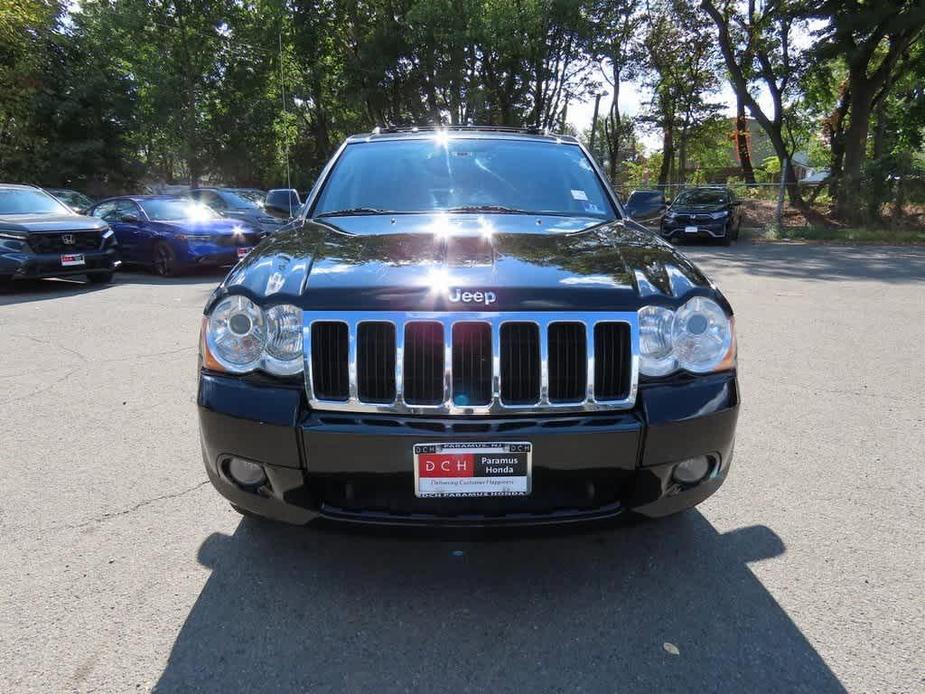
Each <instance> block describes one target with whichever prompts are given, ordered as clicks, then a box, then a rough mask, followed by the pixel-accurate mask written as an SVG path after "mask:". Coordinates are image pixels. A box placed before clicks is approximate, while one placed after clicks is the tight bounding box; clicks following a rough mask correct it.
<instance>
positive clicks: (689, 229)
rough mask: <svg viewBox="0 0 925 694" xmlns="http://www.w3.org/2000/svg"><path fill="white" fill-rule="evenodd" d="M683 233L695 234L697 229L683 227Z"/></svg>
mask: <svg viewBox="0 0 925 694" xmlns="http://www.w3.org/2000/svg"><path fill="white" fill-rule="evenodd" d="M684 231H685V233H688V234H696V233H697V227H684Z"/></svg>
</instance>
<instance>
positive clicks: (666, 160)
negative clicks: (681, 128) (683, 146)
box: [658, 128, 674, 186]
mask: <svg viewBox="0 0 925 694" xmlns="http://www.w3.org/2000/svg"><path fill="white" fill-rule="evenodd" d="M673 161H674V138H673V133H672V132H671V128H665V130H664V131H663V133H662V166H661V169H660V170H659V172H658V184H659V185H660V186H664V185H666V184H667V183H668V182H669V181H668V178H669V176H670V175H671V165H672V163H673Z"/></svg>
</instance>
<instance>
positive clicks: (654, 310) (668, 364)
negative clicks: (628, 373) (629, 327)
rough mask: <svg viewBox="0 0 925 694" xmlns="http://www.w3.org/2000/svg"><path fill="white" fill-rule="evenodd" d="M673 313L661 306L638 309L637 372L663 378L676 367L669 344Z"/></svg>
mask: <svg viewBox="0 0 925 694" xmlns="http://www.w3.org/2000/svg"><path fill="white" fill-rule="evenodd" d="M673 326H674V311H672V310H670V309H667V308H662V307H661V306H644V307H643V308H641V309H639V370H640V371H641V372H642V373H644V374H645V375H646V376H664V375H665V374H668V373H671V372H672V371H674V370H675V368H676V367H677V361H676V360H675V358H674V353H673V350H672V344H671V329H672V327H673Z"/></svg>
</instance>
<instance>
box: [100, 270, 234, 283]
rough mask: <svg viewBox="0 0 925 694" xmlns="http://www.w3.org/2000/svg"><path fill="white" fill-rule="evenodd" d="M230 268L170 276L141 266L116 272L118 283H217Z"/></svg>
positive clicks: (193, 271) (194, 271) (192, 271)
mask: <svg viewBox="0 0 925 694" xmlns="http://www.w3.org/2000/svg"><path fill="white" fill-rule="evenodd" d="M230 269H231V268H195V269H192V270H189V271H187V272H184V273H183V274H180V275H174V276H172V277H161V276H160V275H156V274H154V273H153V272H148V271H146V270H144V269H142V268H134V267H133V268H131V269H125V270H120V271H119V272H118V273H116V282H118V283H119V284H151V285H160V286H168V285H184V284H203V283H204V282H214V283H215V284H216V285H218V284H219V283H220V282H221V281H222V280H223V279H225V275H227V274H228V271H229V270H230Z"/></svg>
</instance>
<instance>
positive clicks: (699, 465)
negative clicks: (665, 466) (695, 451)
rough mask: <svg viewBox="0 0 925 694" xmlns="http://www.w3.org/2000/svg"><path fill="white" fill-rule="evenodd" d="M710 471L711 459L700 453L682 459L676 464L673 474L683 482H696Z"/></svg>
mask: <svg viewBox="0 0 925 694" xmlns="http://www.w3.org/2000/svg"><path fill="white" fill-rule="evenodd" d="M708 472H710V459H709V458H707V456H705V455H698V456H697V457H696V458H688V459H687V460H682V461H681V462H680V463H678V464H677V465H675V466H674V470H673V471H672V473H671V474H672V476H673V477H674V478H675V480H677V481H678V482H681V483H682V484H694V483H696V482H699V481H700V480H702V479H703V478H704V477H706V476H707V473H708Z"/></svg>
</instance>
